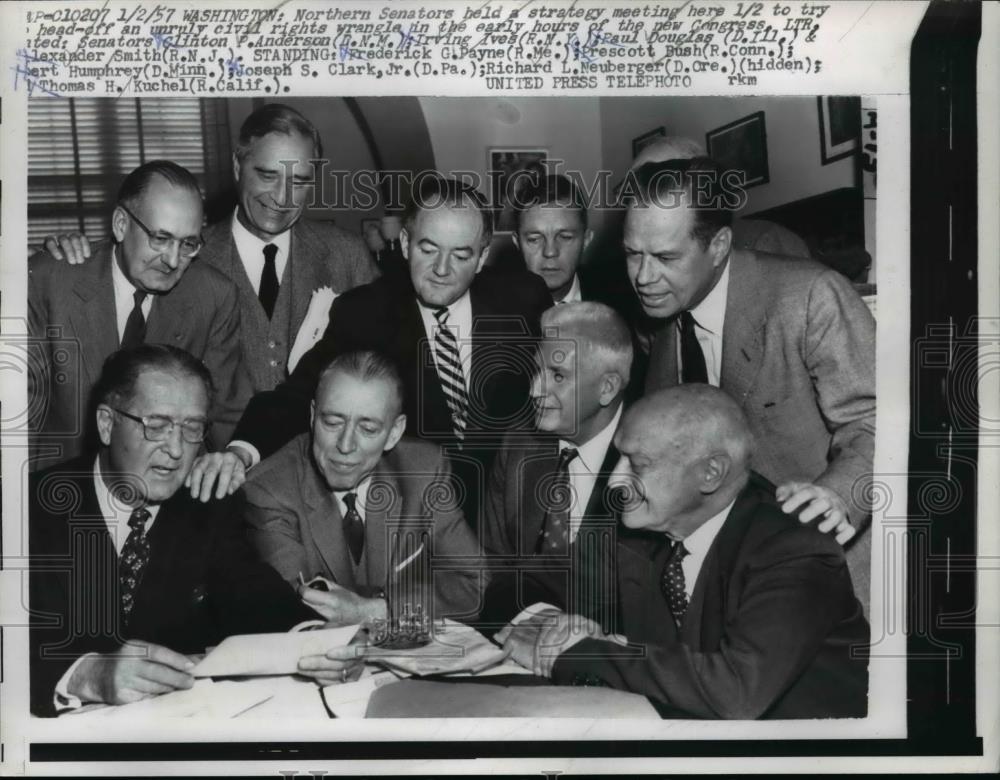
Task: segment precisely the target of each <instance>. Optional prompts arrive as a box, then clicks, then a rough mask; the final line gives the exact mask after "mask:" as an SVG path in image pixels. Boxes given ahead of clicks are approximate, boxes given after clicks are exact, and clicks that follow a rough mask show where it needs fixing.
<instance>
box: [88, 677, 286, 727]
mask: <svg viewBox="0 0 1000 780" xmlns="http://www.w3.org/2000/svg"><path fill="white" fill-rule="evenodd" d="M273 695H274V692H273V690H272V686H270V685H252V684H248V683H247V682H244V681H240V682H235V681H232V680H223V681H222V682H212V680H207V679H203V680H196V681H195V684H194V686H193V687H191V688H189V689H188V690H186V691H173V692H171V693H166V694H163V695H162V696H153V697H152V698H149V699H143V700H142V701H137V702H133V703H132V704H122V705H119V706H117V707H110V706H103V705H99V706H96V707H87V708H85V709H84V710H82V711H80V713H79V714H73V715H71V717H81V718H126V719H128V720H130V721H133V722H138V721H141V720H153V719H157V718H213V719H217V720H223V719H226V718H235V717H238V716H240V715H241V714H243V713H245V712H247V711H248V710H252V708H254V707H256V706H257V705H259V704H262V703H264V702H266V701H267V700H268V699H270V698H271V697H272V696H273Z"/></svg>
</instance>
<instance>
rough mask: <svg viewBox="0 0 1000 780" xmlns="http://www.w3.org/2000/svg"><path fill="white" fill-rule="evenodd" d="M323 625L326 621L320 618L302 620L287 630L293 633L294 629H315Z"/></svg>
mask: <svg viewBox="0 0 1000 780" xmlns="http://www.w3.org/2000/svg"><path fill="white" fill-rule="evenodd" d="M325 625H326V623H324V622H323V621H322V620H303V621H302V622H301V623H296V624H295V625H294V626H292V627H291V628H290V629H288V631H289V632H290V633H295V632H296V631H315V630H316V629H318V628H322V627H323V626H325Z"/></svg>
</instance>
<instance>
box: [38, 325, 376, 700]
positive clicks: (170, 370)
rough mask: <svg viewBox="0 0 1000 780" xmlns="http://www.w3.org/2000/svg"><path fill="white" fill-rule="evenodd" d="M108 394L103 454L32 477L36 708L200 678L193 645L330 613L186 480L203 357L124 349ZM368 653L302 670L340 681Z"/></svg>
mask: <svg viewBox="0 0 1000 780" xmlns="http://www.w3.org/2000/svg"><path fill="white" fill-rule="evenodd" d="M95 399H96V402H97V407H96V418H97V420H96V422H97V431H98V436H99V439H100V447H99V452H98V453H97V454H89V455H85V456H82V457H80V458H77V459H75V460H71V461H67V462H65V463H62V464H59V465H57V466H53V467H52V468H50V469H48V470H45V471H41V472H38V473H36V474H33V475H32V477H31V480H30V483H29V486H30V492H29V496H28V498H29V512H30V520H29V522H30V538H29V544H30V547H29V553H30V555H31V569H30V576H29V581H30V598H31V662H30V663H31V710H32V712H33V713H34V714H36V715H53V714H57V713H58V712H59V711H62V710H65V709H71V708H74V707H78V706H80V705H81V704H82V703H87V702H104V703H108V704H125V703H129V702H133V701H138V700H140V699H144V698H147V697H149V696H154V695H156V694H161V693H166V692H168V691H173V690H177V689H182V688H190V687H191V685H192V684H193V683H194V678H193V677H192V676H191V673H190V672H191V668H192V667H193V666H194V663H193V661H192V660H191V659H189V658H187V657H186V656H185V655H184V653H200V652H202V651H204V650H205V648H206V647H209V646H212V645H215V644H218V642H219V641H221V640H222V639H223V638H225V637H227V636H229V635H232V634H246V633H261V632H270V631H284V630H287V629H289V628H292V627H293V626H295V625H296V624H298V623H301V622H303V621H308V620H312V619H315V618H317V617H318V615H317V614H316V613H315V612H314V611H313V610H311V609H309V608H308V607H306V606H304V605H303V604H302V603H301V602H300V601H299V600H298V599H297V598H296V596H295V593H294V591H293V590H292V589H291V588H289V587H288V586H287V585H286V584H285V583H283V582H282V581H281V578H280V577H278V576H277V575H276V574H275V573H274V572H273V571H272V570H271V569H270V568H269V567H268V566H267V565H265V564H264V563H263V562H262V561H261V560H260V559H259V558H258V557H257V556H256V555H255V554H254V552H253V550H252V548H251V547H250V545H249V544H248V543H247V541H246V537H245V534H244V532H243V527H242V523H241V522H240V518H239V516H238V514H236V513H234V512H233V511H232V506H231V501H230V500H229V499H224V500H220V501H214V502H211V503H207V504H206V503H201V502H199V501H198V500H196V499H193V498H191V496H190V494H189V493H188V491H186V490H181V487H182V485H183V484H184V480H185V478H186V477H187V475H188V472H189V471H190V470H191V465H192V463H193V461H194V459H195V456H196V455H197V453H198V450H199V448H200V447H201V445H202V441H203V440H204V438H205V436H206V434H207V431H208V427H209V422H208V410H209V408H210V406H211V400H212V379H211V377H210V375H209V373H208V369H207V368H205V366H204V364H202V363H201V362H200V361H199V360H197V359H196V358H194V357H193V356H192V355H190V354H189V353H187V352H184V351H183V350H181V349H177V348H176V347H171V346H166V345H160V344H146V345H143V346H141V347H138V348H136V349H133V350H122V351H119V352H116V353H114V354H112V355H111V356H110V357H109V358H108V360H107V361H106V362H105V364H104V369H103V372H102V373H101V376H100V379H99V380H98V383H97V386H96V388H95ZM355 655H356V653H355V648H350V649H346V648H343V649H341V650H340V651H339V654H338V651H331V653H330V657H326V656H310V657H308V658H303V659H301V660H300V666H299V670H300V671H301V672H302V673H304V674H309V675H311V676H314V677H316V678H317V679H319V680H322V681H324V682H333V681H340V680H342V679H343V677H345V676H346V674H345V672H344V670H346V669H349V668H353V667H354V666H355V665H356V663H357V661H356V659H355Z"/></svg>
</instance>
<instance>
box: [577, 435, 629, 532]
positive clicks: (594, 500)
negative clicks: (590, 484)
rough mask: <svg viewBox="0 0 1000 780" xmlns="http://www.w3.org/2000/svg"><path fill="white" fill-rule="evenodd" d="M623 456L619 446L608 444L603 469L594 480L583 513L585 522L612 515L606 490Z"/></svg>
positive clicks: (602, 464)
mask: <svg viewBox="0 0 1000 780" xmlns="http://www.w3.org/2000/svg"><path fill="white" fill-rule="evenodd" d="M619 457H621V456H620V454H619V452H618V448H617V447H615V445H614V444H611V445H609V446H608V451H607V452H606V453H605V454H604V461H603V462H602V463H601V470H600V471H599V472H598V473H597V480H596V481H595V482H594V492H593V493H591V494H590V500H589V501H588V502H587V508H586V510H585V511H584V513H583V523H584V524H587V521H588V520H594V519H607V518H608V517H610V516H611V511H610V507H609V505H608V501H606V500H605V495H604V493H605V491H606V490H607V489H608V478H609V477H610V476H611V471H612V470H613V469H614V467H615V465H616V464H617V463H618V458H619Z"/></svg>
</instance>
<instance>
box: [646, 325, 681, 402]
mask: <svg viewBox="0 0 1000 780" xmlns="http://www.w3.org/2000/svg"><path fill="white" fill-rule="evenodd" d="M675 323H676V319H673V318H671V319H669V320H664V321H663V322H662V323H660V326H659V328H658V329H657V331H656V334H655V335H654V336H653V343H652V345H651V347H650V350H649V368H648V370H647V374H646V391H647V392H649V391H653V390H660V389H662V388H664V387H673V386H674V385H676V384H677V381H678V380H677V326H676V324H675Z"/></svg>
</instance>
